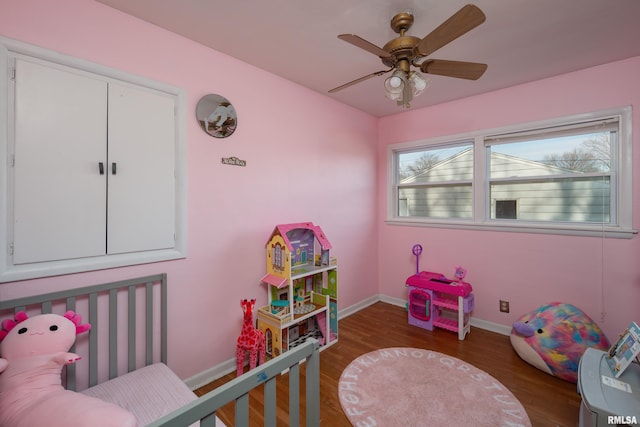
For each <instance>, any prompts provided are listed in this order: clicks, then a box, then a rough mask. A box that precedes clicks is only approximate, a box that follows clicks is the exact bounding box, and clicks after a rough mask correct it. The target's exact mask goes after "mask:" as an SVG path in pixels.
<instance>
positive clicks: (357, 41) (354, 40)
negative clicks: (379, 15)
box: [338, 34, 391, 58]
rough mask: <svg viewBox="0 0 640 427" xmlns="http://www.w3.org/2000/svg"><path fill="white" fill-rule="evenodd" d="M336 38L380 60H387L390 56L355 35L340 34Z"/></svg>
mask: <svg viewBox="0 0 640 427" xmlns="http://www.w3.org/2000/svg"><path fill="white" fill-rule="evenodd" d="M338 38H339V39H340V40H344V41H346V42H347V43H351V44H352V45H354V46H357V47H359V48H360V49H364V50H366V51H367V52H370V53H373V54H374V55H376V56H379V57H380V58H387V57H389V56H391V55H389V52H387V51H386V50H383V49H382V48H381V47H378V46H376V45H375V44H373V43H371V42H369V41H367V40H365V39H363V38H362V37H360V36H356V35H355V34H340V35H339V36H338Z"/></svg>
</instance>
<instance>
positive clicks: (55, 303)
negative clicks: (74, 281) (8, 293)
mask: <svg viewBox="0 0 640 427" xmlns="http://www.w3.org/2000/svg"><path fill="white" fill-rule="evenodd" d="M139 299H140V300H141V301H140V302H137V300H139ZM79 305H82V307H83V309H82V310H80V311H79V313H80V314H82V315H83V317H84V321H85V322H87V321H88V322H89V323H90V324H91V331H90V332H89V339H88V341H89V343H88V355H82V356H83V357H87V356H88V373H87V374H86V376H87V377H88V387H91V386H94V385H96V384H97V383H98V382H99V381H98V370H99V366H98V356H100V357H101V358H102V359H108V361H107V364H108V372H109V374H108V375H109V379H111V378H115V377H117V376H118V354H119V349H120V347H119V344H122V345H123V346H125V347H126V357H127V369H128V371H129V372H131V371H133V370H135V369H136V368H137V360H138V359H143V360H142V362H141V363H140V364H143V365H150V364H152V363H154V362H156V361H160V362H163V363H167V275H166V274H165V273H161V274H156V275H152V276H146V277H139V278H135V279H129V280H121V281H117V282H111V283H104V284H100V285H93V286H85V287H81V288H76V289H67V290H63V291H58V292H50V293H47V294H40V295H33V296H28V297H22V298H17V299H13V300H7V301H0V315H2V316H3V317H0V319H3V318H5V317H8V315H9V314H11V313H15V312H17V311H20V310H24V311H27V312H30V315H35V314H40V313H51V312H54V311H56V312H58V314H62V313H63V312H64V311H66V310H74V311H78V307H77V306H79ZM138 306H142V313H140V316H138V314H137V310H138ZM54 308H55V309H56V310H54ZM103 311H106V312H107V313H108V316H106V317H107V319H106V324H105V325H102V319H103V318H104V317H105V316H103V315H102V313H103ZM139 317H141V319H139ZM119 318H126V319H127V321H126V323H127V324H126V326H125V327H124V331H119V329H121V328H118V327H117V322H118V319H119ZM140 325H142V326H140ZM102 328H106V330H108V338H107V340H108V341H107V342H99V331H100V330H102ZM155 329H158V330H155ZM118 332H120V333H122V332H124V334H125V335H126V336H119V333H118ZM138 341H143V342H144V349H143V352H144V355H138V354H137V348H136V347H138V346H137V345H136V343H137V342H138ZM71 351H74V352H75V349H74V348H72V350H71ZM138 356H140V357H138ZM76 370H77V367H76V365H75V364H72V365H69V366H67V367H66V369H65V371H66V374H65V384H66V388H67V389H69V390H77V388H78V387H77V385H76V379H77V373H76ZM82 388H86V387H82Z"/></svg>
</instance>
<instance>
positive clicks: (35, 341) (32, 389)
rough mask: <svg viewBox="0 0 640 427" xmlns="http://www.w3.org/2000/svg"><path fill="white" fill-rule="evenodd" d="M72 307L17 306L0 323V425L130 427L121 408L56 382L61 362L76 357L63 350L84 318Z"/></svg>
mask: <svg viewBox="0 0 640 427" xmlns="http://www.w3.org/2000/svg"><path fill="white" fill-rule="evenodd" d="M81 322H82V319H81V317H80V316H79V315H77V314H76V313H74V312H73V311H68V312H66V313H65V314H64V316H60V315H57V314H41V315H37V316H34V317H31V318H29V317H28V316H27V314H26V313H24V312H19V313H17V314H16V315H15V318H14V319H7V320H5V321H3V322H2V324H1V326H2V327H1V328H0V427H36V426H47V427H54V426H55V427H63V426H64V427H71V426H73V427H80V426H83V427H84V426H86V427H89V426H91V427H115V426H118V427H134V426H137V425H138V423H137V420H136V418H135V416H134V415H133V414H132V413H131V412H129V411H127V410H125V409H124V408H121V407H120V406H117V405H114V404H112V403H108V402H105V401H102V400H100V399H96V398H93V397H89V396H85V395H83V394H80V393H76V392H74V391H69V390H65V389H64V388H63V387H62V379H61V371H62V367H63V366H65V365H69V364H72V363H75V362H77V361H78V360H80V356H78V355H77V354H75V353H69V349H70V348H71V346H72V345H73V343H74V342H75V339H76V334H79V333H82V332H85V331H88V330H89V329H90V328H91V325H89V324H81Z"/></svg>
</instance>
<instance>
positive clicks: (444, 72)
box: [420, 59, 487, 80]
mask: <svg viewBox="0 0 640 427" xmlns="http://www.w3.org/2000/svg"><path fill="white" fill-rule="evenodd" d="M486 70H487V64H481V63H479V62H463V61H447V60H445V59H428V60H426V61H424V62H423V63H422V64H420V71H422V72H423V73H427V74H437V75H439V76H447V77H455V78H458V79H467V80H478V79H479V78H480V77H482V75H483V74H484V72H485V71H486Z"/></svg>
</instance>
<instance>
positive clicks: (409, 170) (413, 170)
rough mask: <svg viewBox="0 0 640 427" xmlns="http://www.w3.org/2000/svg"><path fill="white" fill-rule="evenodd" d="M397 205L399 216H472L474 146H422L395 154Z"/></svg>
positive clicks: (466, 144) (466, 217) (458, 217)
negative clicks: (396, 164) (396, 161)
mask: <svg viewBox="0 0 640 427" xmlns="http://www.w3.org/2000/svg"><path fill="white" fill-rule="evenodd" d="M396 155H397V159H398V176H397V177H396V179H397V182H398V206H397V211H396V212H397V214H398V216H401V217H425V218H450V219H460V218H464V219H469V218H471V217H472V214H473V213H472V203H471V202H472V200H473V197H472V191H473V190H472V182H473V146H472V144H471V143H464V144H459V143H458V144H452V145H450V146H447V147H443V146H438V147H423V148H422V149H420V150H414V151H408V152H398V153H396Z"/></svg>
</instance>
